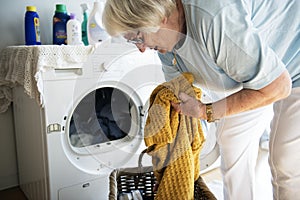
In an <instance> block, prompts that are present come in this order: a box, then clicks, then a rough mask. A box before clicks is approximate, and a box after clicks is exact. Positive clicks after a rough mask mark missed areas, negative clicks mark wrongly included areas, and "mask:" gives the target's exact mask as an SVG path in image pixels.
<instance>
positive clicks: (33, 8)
mask: <svg viewBox="0 0 300 200" xmlns="http://www.w3.org/2000/svg"><path fill="white" fill-rule="evenodd" d="M26 10H27V11H31V12H36V7H35V6H26Z"/></svg>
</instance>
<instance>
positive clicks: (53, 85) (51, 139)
mask: <svg viewBox="0 0 300 200" xmlns="http://www.w3.org/2000/svg"><path fill="white" fill-rule="evenodd" d="M40 79H41V80H40V85H39V86H38V87H39V89H40V92H41V93H42V95H43V101H44V106H43V107H41V106H40V105H38V104H37V103H36V101H34V100H33V99H30V98H29V97H28V96H27V95H26V94H25V93H24V90H23V88H22V87H21V86H18V87H15V88H14V103H13V109H14V118H15V131H16V144H17V158H18V169H19V183H20V187H21V189H22V190H23V192H24V193H25V195H26V196H27V197H28V199H29V200H31V199H37V200H47V199H49V200H83V199H84V200H96V199H97V200H99V199H100V200H102V199H103V200H105V199H107V197H108V193H109V178H108V177H109V174H110V173H111V172H112V170H113V169H115V168H121V167H136V166H137V164H138V163H137V162H138V156H139V154H140V152H141V151H142V150H143V149H144V148H145V146H144V141H143V127H144V124H145V120H146V119H145V118H146V115H147V108H148V107H147V104H148V99H149V97H150V94H151V92H152V90H153V89H154V88H155V87H156V86H157V85H158V84H160V83H162V82H163V81H164V76H163V74H162V69H161V65H160V61H159V59H158V57H157V54H156V52H155V51H152V50H148V51H146V52H145V53H140V52H139V51H137V49H136V48H134V47H133V46H131V45H128V44H124V43H119V42H113V41H109V42H105V43H103V44H101V45H98V46H97V47H96V48H95V50H94V52H93V53H92V54H91V55H90V56H89V58H88V59H87V61H86V62H85V63H84V64H83V65H81V66H80V67H78V66H77V65H74V67H73V66H68V67H67V68H63V67H59V68H51V69H47V70H43V71H41V72H40ZM41 86H42V87H41ZM207 130H208V129H207ZM210 130H213V129H212V128H210ZM209 135H213V134H209ZM207 144H209V145H206V146H208V147H204V151H203V152H204V154H202V155H201V169H205V168H207V167H209V166H210V165H211V164H212V163H214V162H215V160H216V158H217V157H218V148H217V145H215V141H213V140H212V142H207ZM143 164H144V165H151V158H150V157H145V158H144V160H143Z"/></svg>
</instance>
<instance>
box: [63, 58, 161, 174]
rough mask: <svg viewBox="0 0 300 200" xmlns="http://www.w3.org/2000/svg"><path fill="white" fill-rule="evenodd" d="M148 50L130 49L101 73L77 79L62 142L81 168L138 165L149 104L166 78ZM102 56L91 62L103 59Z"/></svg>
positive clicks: (87, 169)
mask: <svg viewBox="0 0 300 200" xmlns="http://www.w3.org/2000/svg"><path fill="white" fill-rule="evenodd" d="M149 54H151V55H147V54H145V55H144V54H143V55H140V52H131V53H128V54H126V55H123V56H120V57H119V58H118V59H114V60H113V61H112V62H111V63H110V64H109V66H106V67H105V69H104V71H102V72H99V71H97V73H98V72H99V74H98V75H97V76H95V74H93V76H92V77H91V78H82V79H78V80H76V85H75V86H74V92H73V93H74V103H73V105H72V106H71V108H70V109H69V110H70V111H69V114H68V115H67V116H68V119H67V120H66V133H67V134H66V136H67V137H66V139H65V142H64V143H65V145H64V147H65V152H66V155H67V156H68V158H69V160H70V161H71V162H72V163H73V165H75V166H77V167H78V168H79V169H81V170H83V171H86V172H89V173H94V174H97V173H99V172H101V171H102V169H103V168H108V169H110V170H111V169H112V168H120V167H125V166H127V167H128V166H129V165H130V166H137V165H138V162H137V160H138V156H139V154H140V153H141V151H142V150H143V149H144V148H145V147H144V141H143V127H144V124H145V111H146V110H147V109H146V108H145V105H146V102H147V101H148V99H149V97H150V95H151V92H152V90H153V89H154V88H155V87H156V86H157V85H158V84H160V83H162V82H163V81H164V76H163V74H162V71H161V66H160V65H159V63H158V61H154V60H155V58H156V56H157V55H155V54H152V53H149ZM154 57H155V58H154ZM102 58H103V56H101V57H99V56H98V57H96V58H94V59H93V62H94V63H101V60H102ZM149 59H150V60H149ZM87 68H95V67H94V66H87ZM95 73H96V72H95ZM148 164H150V163H148Z"/></svg>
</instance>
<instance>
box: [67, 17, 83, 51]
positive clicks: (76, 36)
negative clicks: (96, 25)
mask: <svg viewBox="0 0 300 200" xmlns="http://www.w3.org/2000/svg"><path fill="white" fill-rule="evenodd" d="M67 44H68V45H82V44H83V42H82V38H81V23H80V22H79V21H78V20H77V19H76V16H75V14H74V13H71V14H70V19H69V20H68V22H67Z"/></svg>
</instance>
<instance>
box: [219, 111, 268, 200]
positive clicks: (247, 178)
mask: <svg viewBox="0 0 300 200" xmlns="http://www.w3.org/2000/svg"><path fill="white" fill-rule="evenodd" d="M272 116H273V109H272V105H270V106H266V107H262V108H259V109H255V110H251V111H247V112H243V113H240V114H236V115H232V116H229V117H226V118H224V119H222V120H220V121H219V122H217V142H218V144H219V146H220V154H221V172H222V175H223V184H224V191H223V193H224V199H225V200H241V199H242V200H254V199H257V198H256V197H255V166H256V159H257V156H258V149H259V139H260V137H261V135H262V134H263V132H264V131H265V130H266V128H268V126H270V121H271V119H272Z"/></svg>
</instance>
